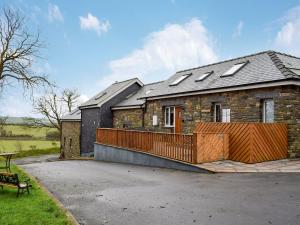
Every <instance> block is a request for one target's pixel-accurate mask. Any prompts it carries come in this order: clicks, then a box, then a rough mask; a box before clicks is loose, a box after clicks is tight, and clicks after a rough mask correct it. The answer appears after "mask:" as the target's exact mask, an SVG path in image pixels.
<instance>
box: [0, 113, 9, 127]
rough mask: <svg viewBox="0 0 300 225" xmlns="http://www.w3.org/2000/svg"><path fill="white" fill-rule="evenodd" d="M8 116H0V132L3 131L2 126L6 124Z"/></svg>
mask: <svg viewBox="0 0 300 225" xmlns="http://www.w3.org/2000/svg"><path fill="white" fill-rule="evenodd" d="M7 120H8V116H1V117H0V130H1V129H3V127H4V125H5V124H6V123H7Z"/></svg>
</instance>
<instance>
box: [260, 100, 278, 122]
mask: <svg viewBox="0 0 300 225" xmlns="http://www.w3.org/2000/svg"><path fill="white" fill-rule="evenodd" d="M270 101H272V102H273V121H271V122H267V120H266V117H267V114H266V103H267V102H270ZM274 111H275V110H274V99H272V98H269V99H264V100H263V112H262V117H263V118H262V119H263V123H274V117H275V115H274V114H275V112H274Z"/></svg>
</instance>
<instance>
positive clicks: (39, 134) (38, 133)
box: [4, 125, 57, 138]
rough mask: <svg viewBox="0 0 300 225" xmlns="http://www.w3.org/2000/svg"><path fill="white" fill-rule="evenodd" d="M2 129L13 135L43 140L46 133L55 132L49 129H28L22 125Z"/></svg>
mask: <svg viewBox="0 0 300 225" xmlns="http://www.w3.org/2000/svg"><path fill="white" fill-rule="evenodd" d="M4 129H5V130H6V131H7V132H9V131H11V132H12V134H13V135H23V134H27V135H31V136H33V137H34V138H45V137H46V133H47V132H49V131H56V130H57V129H56V128H49V127H28V126H22V125H4Z"/></svg>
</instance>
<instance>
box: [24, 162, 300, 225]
mask: <svg viewBox="0 0 300 225" xmlns="http://www.w3.org/2000/svg"><path fill="white" fill-rule="evenodd" d="M23 167H24V168H25V169H26V170H27V171H28V172H30V173H31V174H33V175H34V176H36V177H38V178H39V179H40V180H41V181H42V182H43V183H44V184H45V186H46V187H47V188H48V189H49V190H50V191H51V192H53V193H54V195H56V196H57V197H58V199H60V200H61V202H62V203H63V204H64V205H65V206H66V207H67V208H68V209H69V210H70V211H71V212H72V213H73V215H74V216H75V217H76V218H77V220H78V221H79V222H80V223H81V224H89V225H94V224H97V225H98V224H116V225H117V224H128V225H141V224H145V225H152V224H153V225H154V224H155V225H159V224H161V225H168V224H170V225H177V224H178V225H182V224H201V225H207V224H209V225H220V224H222V225H235V224H236V225H247V224H249V225H263V224H267V225H269V224H278V225H288V224H293V225H299V224H300V174H298V173H293V174H282V173H281V174H279V173H278V174H277V173H272V174H270V173H269V174H264V173H256V174H253V173H252V174H247V173H245V174H199V173H193V172H183V171H176V170H169V169H157V168H149V167H140V166H132V165H124V164H116V163H104V162H96V161H57V162H41V163H34V164H27V165H23Z"/></svg>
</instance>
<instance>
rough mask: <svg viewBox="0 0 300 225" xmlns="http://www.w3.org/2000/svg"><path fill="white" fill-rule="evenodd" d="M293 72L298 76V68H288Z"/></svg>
mask: <svg viewBox="0 0 300 225" xmlns="http://www.w3.org/2000/svg"><path fill="white" fill-rule="evenodd" d="M289 69H290V70H291V71H292V72H293V73H295V74H297V75H299V76H300V69H298V68H289Z"/></svg>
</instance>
